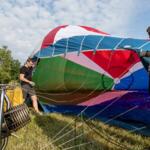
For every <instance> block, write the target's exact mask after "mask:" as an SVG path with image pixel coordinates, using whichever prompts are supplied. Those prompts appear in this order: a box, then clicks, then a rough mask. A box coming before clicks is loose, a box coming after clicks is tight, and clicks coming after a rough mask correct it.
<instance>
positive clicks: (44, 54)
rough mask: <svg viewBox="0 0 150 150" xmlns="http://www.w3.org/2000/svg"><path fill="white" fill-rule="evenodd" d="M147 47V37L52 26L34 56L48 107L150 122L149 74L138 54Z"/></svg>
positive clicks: (36, 79) (38, 84) (149, 46)
mask: <svg viewBox="0 0 150 150" xmlns="http://www.w3.org/2000/svg"><path fill="white" fill-rule="evenodd" d="M149 50H150V40H148V39H145V40H144V39H132V38H120V37H114V36H111V35H109V34H107V33H105V32H102V31H100V30H97V29H94V28H91V27H86V26H74V25H64V26H59V27H57V28H55V29H53V30H52V31H50V32H49V33H48V34H47V36H46V37H45V38H44V40H43V41H42V44H41V47H40V48H39V49H38V51H36V52H35V53H34V54H33V55H32V57H33V58H37V60H38V64H37V66H36V68H35V70H34V74H33V80H34V82H35V83H36V90H37V94H38V96H39V99H40V102H41V103H42V107H43V109H44V111H46V112H61V113H68V114H76V115H77V114H80V112H81V111H83V112H84V115H86V116H90V117H92V116H94V117H93V118H113V117H114V120H121V121H129V120H130V121H132V122H139V123H144V124H146V125H150V118H149V117H148V116H150V99H149V93H148V90H149V75H148V71H147V68H146V67H145V66H144V65H143V59H142V58H141V57H140V55H139V54H140V52H146V51H149ZM105 108H106V109H105ZM104 109H105V110H104ZM98 112H100V113H98ZM122 113H123V114H122ZM95 114H97V115H95ZM119 114H122V115H119ZM137 114H138V115H137ZM116 116H118V117H116Z"/></svg>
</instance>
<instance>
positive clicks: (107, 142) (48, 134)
mask: <svg viewBox="0 0 150 150" xmlns="http://www.w3.org/2000/svg"><path fill="white" fill-rule="evenodd" d="M68 123H69V124H70V125H68ZM66 125H67V127H66V128H65V129H64V130H63V128H64V127H65V126H66ZM91 127H92V129H91ZM93 127H96V128H93ZM97 127H98V128H97ZM75 129H76V130H75ZM93 129H94V130H93ZM60 130H63V132H61V133H60V134H59V131H60ZM67 133H68V134H67ZM57 134H58V135H57ZM16 135H17V137H14V136H11V137H10V138H9V142H8V146H7V148H6V150H70V149H71V150H117V149H120V150H123V149H127V150H149V149H150V137H149V138H148V137H142V136H140V135H136V134H133V133H129V132H127V131H126V130H123V129H119V128H116V127H112V126H108V125H104V124H103V123H102V122H100V121H93V122H92V124H91V123H90V124H89V123H88V125H87V124H86V123H84V122H83V121H81V119H80V118H77V120H76V121H75V117H71V116H65V115H61V114H55V113H53V114H49V115H43V116H37V115H33V114H32V115H31V122H30V123H29V124H28V125H27V126H26V127H24V128H22V129H21V130H19V131H18V132H17V133H16ZM56 135H57V136H56Z"/></svg>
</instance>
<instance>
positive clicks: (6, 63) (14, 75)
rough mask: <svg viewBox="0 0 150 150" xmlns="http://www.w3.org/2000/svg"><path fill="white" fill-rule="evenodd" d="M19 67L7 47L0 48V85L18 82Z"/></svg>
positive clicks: (17, 61)
mask: <svg viewBox="0 0 150 150" xmlns="http://www.w3.org/2000/svg"><path fill="white" fill-rule="evenodd" d="M20 65H21V63H20V62H19V60H17V59H14V58H13V57H12V54H11V50H9V49H8V47H7V46H3V47H2V48H0V84H2V83H9V82H16V81H18V75H19V68H20Z"/></svg>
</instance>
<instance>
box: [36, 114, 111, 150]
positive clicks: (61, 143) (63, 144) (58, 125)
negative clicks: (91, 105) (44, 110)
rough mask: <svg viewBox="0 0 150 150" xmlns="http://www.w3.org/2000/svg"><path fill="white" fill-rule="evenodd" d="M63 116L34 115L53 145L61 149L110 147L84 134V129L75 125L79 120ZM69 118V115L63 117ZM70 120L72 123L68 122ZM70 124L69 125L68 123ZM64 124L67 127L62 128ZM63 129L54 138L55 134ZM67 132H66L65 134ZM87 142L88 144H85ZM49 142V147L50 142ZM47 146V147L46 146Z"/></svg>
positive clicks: (94, 149)
mask: <svg viewBox="0 0 150 150" xmlns="http://www.w3.org/2000/svg"><path fill="white" fill-rule="evenodd" d="M63 118H64V117H62V118H61V117H60V118H59V119H58V118H55V117H51V116H50V115H43V116H36V117H35V121H36V123H37V125H38V126H39V127H40V128H41V129H42V130H43V133H44V134H45V135H47V137H48V139H49V141H50V142H52V141H53V140H54V141H53V146H55V147H57V148H58V149H61V150H65V149H66V150H67V148H68V149H69V148H70V149H71V150H108V149H110V147H108V146H107V145H105V144H103V143H99V142H97V141H96V140H95V139H93V138H90V137H89V136H87V135H86V132H87V131H85V129H84V128H83V126H81V127H79V128H78V127H77V126H78V124H79V123H81V122H80V121H79V122H78V121H71V119H68V120H67V119H63ZM65 118H69V117H65ZM70 122H72V123H70ZM68 124H70V125H68ZM65 126H67V128H65V129H63V128H64V127H65ZM75 128H77V129H76V130H75ZM62 129H63V132H61V133H60V134H59V135H58V136H57V137H56V138H54V137H55V136H56V134H58V133H59V131H60V130H62ZM67 133H68V134H67ZM63 135H65V136H63ZM86 143H88V144H86ZM48 144H49V146H48V147H49V148H50V145H51V144H50V143H47V145H48ZM48 147H47V148H48Z"/></svg>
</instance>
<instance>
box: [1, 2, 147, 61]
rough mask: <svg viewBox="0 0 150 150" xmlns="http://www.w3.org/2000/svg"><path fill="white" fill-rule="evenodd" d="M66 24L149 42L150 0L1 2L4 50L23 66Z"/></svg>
mask: <svg viewBox="0 0 150 150" xmlns="http://www.w3.org/2000/svg"><path fill="white" fill-rule="evenodd" d="M64 24H71V25H85V26H91V27H94V28H97V29H100V30H102V31H105V32H107V33H109V34H111V35H116V36H120V37H133V38H148V35H147V33H146V28H147V27H148V26H150V0H142V1H141V0H122V1H121V0H0V47H2V46H4V45H6V46H8V48H9V49H11V50H12V55H13V57H14V58H15V59H19V60H20V62H21V63H23V62H24V61H25V60H26V59H27V57H28V56H30V54H31V53H32V52H33V51H35V50H36V49H37V47H39V44H40V43H41V41H42V40H43V38H44V36H45V35H46V34H47V33H48V32H49V31H50V30H51V29H53V28H55V27H57V26H59V25H64Z"/></svg>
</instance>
